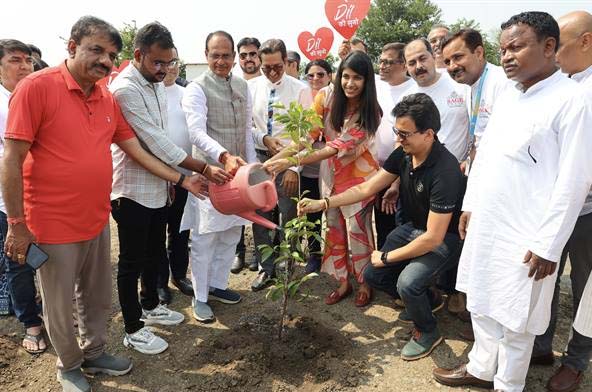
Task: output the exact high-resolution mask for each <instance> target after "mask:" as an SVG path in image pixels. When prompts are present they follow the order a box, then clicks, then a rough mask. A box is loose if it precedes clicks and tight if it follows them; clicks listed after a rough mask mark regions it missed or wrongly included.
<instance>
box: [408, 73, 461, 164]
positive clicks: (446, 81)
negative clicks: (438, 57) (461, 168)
mask: <svg viewBox="0 0 592 392" xmlns="http://www.w3.org/2000/svg"><path fill="white" fill-rule="evenodd" d="M469 89H470V87H469V86H467V85H463V84H460V83H457V82H455V81H454V80H452V78H450V77H446V76H445V75H444V74H440V77H439V79H438V81H437V82H436V83H434V84H432V85H431V86H428V87H420V86H418V85H415V86H412V87H411V88H410V89H409V90H407V91H406V92H405V93H404V95H409V94H415V93H424V94H427V95H429V96H430V98H432V100H433V101H434V103H435V104H436V106H437V107H438V110H439V111H440V123H441V127H440V130H439V131H438V139H439V140H440V142H442V144H444V145H445V147H446V148H447V149H448V151H450V152H451V153H452V155H454V156H455V157H456V159H458V160H459V162H460V161H461V160H462V159H464V158H465V157H466V155H467V152H468V146H469V113H468V108H467V97H468V96H469V94H470V92H469Z"/></svg>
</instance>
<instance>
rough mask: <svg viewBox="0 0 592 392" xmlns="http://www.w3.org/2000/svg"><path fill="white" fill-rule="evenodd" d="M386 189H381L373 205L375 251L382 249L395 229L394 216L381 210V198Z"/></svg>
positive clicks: (395, 220)
mask: <svg viewBox="0 0 592 392" xmlns="http://www.w3.org/2000/svg"><path fill="white" fill-rule="evenodd" d="M387 189H388V188H386V189H383V190H382V191H380V192H379V193H378V195H377V196H376V200H375V204H374V225H375V227H376V249H382V247H383V245H384V243H385V242H386V237H387V236H388V235H389V234H390V232H391V231H393V230H394V229H395V227H397V219H396V214H392V215H388V214H386V213H384V212H382V210H381V208H380V207H381V205H382V196H384V193H385V192H386V191H387Z"/></svg>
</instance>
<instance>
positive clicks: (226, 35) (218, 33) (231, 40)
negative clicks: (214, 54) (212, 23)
mask: <svg viewBox="0 0 592 392" xmlns="http://www.w3.org/2000/svg"><path fill="white" fill-rule="evenodd" d="M215 35H221V36H222V37H224V38H226V39H227V40H229V41H230V47H231V48H232V50H234V39H232V35H230V34H229V33H227V32H226V31H223V30H218V31H214V32H213V33H210V34H208V36H207V37H206V50H208V44H209V43H210V40H211V39H212V38H214V36H215Z"/></svg>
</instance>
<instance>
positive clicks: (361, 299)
mask: <svg viewBox="0 0 592 392" xmlns="http://www.w3.org/2000/svg"><path fill="white" fill-rule="evenodd" d="M370 301H372V290H370V292H369V293H366V292H364V291H362V290H359V291H358V292H357V293H356V300H355V301H354V303H355V305H356V306H357V307H358V308H363V307H364V306H367V305H368V304H369V303H370Z"/></svg>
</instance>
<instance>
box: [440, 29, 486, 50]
mask: <svg viewBox="0 0 592 392" xmlns="http://www.w3.org/2000/svg"><path fill="white" fill-rule="evenodd" d="M457 38H460V39H462V40H463V42H464V43H465V46H466V47H467V48H468V49H469V50H470V51H471V53H473V52H475V49H477V48H478V47H479V46H481V47H483V37H482V36H481V33H479V32H478V31H477V30H475V29H460V30H458V31H457V32H456V33H454V34H452V35H447V36H446V37H445V38H444V39H443V40H442V43H441V44H440V49H442V50H444V48H445V47H446V45H448V44H449V43H451V42H452V41H454V40H455V39H457Z"/></svg>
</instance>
